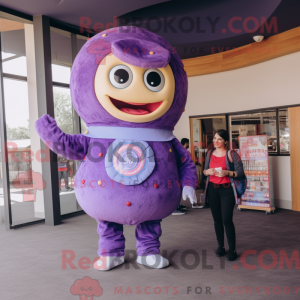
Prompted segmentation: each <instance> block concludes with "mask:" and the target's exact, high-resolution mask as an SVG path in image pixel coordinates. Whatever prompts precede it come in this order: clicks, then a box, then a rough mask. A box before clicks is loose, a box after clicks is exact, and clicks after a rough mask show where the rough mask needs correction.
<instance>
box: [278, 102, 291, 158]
mask: <svg viewBox="0 0 300 300" xmlns="http://www.w3.org/2000/svg"><path fill="white" fill-rule="evenodd" d="M278 119H279V145H280V153H281V154H289V153H290V147H289V142H290V132H289V117H288V109H287V108H285V109H279V111H278Z"/></svg>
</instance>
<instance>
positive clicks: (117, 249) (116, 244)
mask: <svg viewBox="0 0 300 300" xmlns="http://www.w3.org/2000/svg"><path fill="white" fill-rule="evenodd" d="M97 232H98V234H99V236H100V240H99V250H98V255H99V259H98V260H96V261H95V262H94V264H93V266H94V268H95V269H96V270H100V271H108V270H110V269H112V268H114V267H116V266H119V265H121V264H123V263H124V249H125V237H124V235H123V225H122V224H118V223H113V222H106V221H102V222H98V229H97Z"/></svg>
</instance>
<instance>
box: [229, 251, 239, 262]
mask: <svg viewBox="0 0 300 300" xmlns="http://www.w3.org/2000/svg"><path fill="white" fill-rule="evenodd" d="M237 257H238V255H237V254H236V251H235V250H234V251H230V250H229V253H228V255H227V256H226V260H227V261H234V260H236V259H237Z"/></svg>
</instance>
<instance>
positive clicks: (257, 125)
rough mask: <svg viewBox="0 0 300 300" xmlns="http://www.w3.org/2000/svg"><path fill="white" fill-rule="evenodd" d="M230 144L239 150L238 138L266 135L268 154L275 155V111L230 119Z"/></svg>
mask: <svg viewBox="0 0 300 300" xmlns="http://www.w3.org/2000/svg"><path fill="white" fill-rule="evenodd" d="M231 135H232V143H234V144H235V145H236V147H237V148H239V141H238V137H239V136H251V135H267V137H268V151H269V153H277V128H276V111H275V110H274V111H265V112H261V113H253V114H243V115H235V116H232V117H231Z"/></svg>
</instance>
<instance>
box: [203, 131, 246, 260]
mask: <svg viewBox="0 0 300 300" xmlns="http://www.w3.org/2000/svg"><path fill="white" fill-rule="evenodd" d="M228 140H229V135H228V132H227V131H226V130H224V129H221V130H218V131H217V132H216V134H215V136H214V139H213V143H214V148H213V149H212V150H210V151H208V153H207V156H206V160H205V166H204V171H203V173H204V175H205V176H207V181H206V187H205V195H204V197H205V199H207V200H208V203H209V206H210V208H211V212H212V216H213V219H214V226H215V232H216V236H217V241H218V244H219V247H218V249H217V250H216V255H217V256H219V257H220V256H224V255H225V254H226V251H225V248H224V226H225V231H226V236H227V241H228V245H229V253H228V255H227V257H226V260H229V261H233V260H235V259H236V258H237V253H236V250H235V245H236V239H235V228H234V224H233V221H232V217H233V210H234V206H235V203H236V200H237V196H236V191H235V188H234V187H233V186H234V183H233V178H234V177H242V176H243V175H244V169H243V163H242V161H241V159H240V157H239V155H238V153H237V152H236V151H230V152H228ZM227 153H228V154H229V155H228V156H229V160H230V161H231V162H232V163H233V166H234V171H230V167H229V160H228V156H227ZM206 197H207V198H206Z"/></svg>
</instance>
